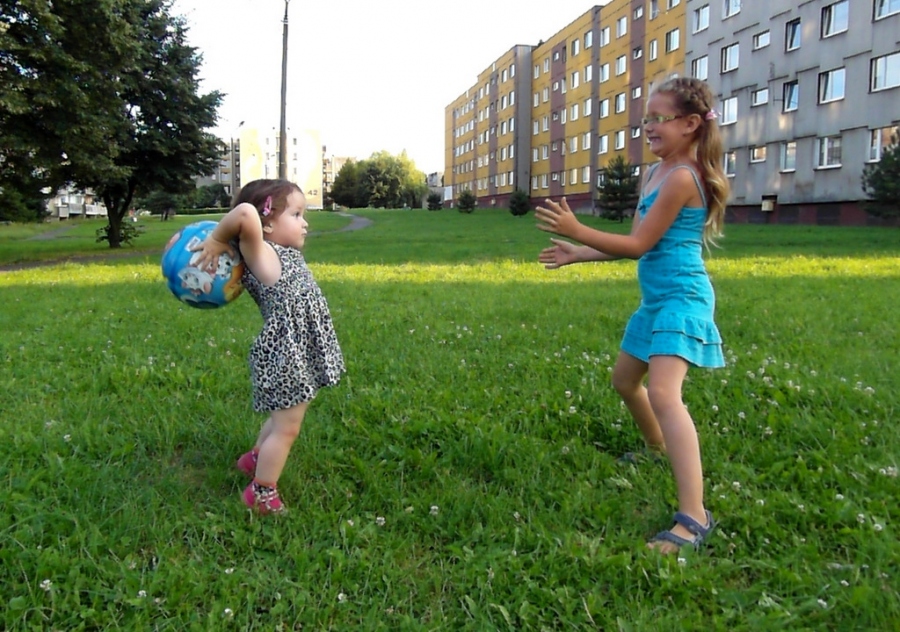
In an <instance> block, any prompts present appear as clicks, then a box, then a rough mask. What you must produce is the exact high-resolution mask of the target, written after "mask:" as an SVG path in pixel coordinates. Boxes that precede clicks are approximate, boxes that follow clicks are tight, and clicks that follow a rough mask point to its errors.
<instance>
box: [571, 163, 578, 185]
mask: <svg viewBox="0 0 900 632" xmlns="http://www.w3.org/2000/svg"><path fill="white" fill-rule="evenodd" d="M569 184H578V168H577V167H576V168H574V169H571V170H570V171H569Z"/></svg>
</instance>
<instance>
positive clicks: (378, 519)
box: [375, 516, 384, 527]
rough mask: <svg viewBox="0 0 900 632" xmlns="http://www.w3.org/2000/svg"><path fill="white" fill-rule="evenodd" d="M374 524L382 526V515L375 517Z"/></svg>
mask: <svg viewBox="0 0 900 632" xmlns="http://www.w3.org/2000/svg"><path fill="white" fill-rule="evenodd" d="M375 524H377V525H378V526H379V527H383V526H384V516H378V517H377V518H375Z"/></svg>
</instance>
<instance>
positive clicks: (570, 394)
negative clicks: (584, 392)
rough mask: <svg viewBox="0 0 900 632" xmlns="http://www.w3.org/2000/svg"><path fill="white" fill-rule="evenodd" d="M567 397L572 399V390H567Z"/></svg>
mask: <svg viewBox="0 0 900 632" xmlns="http://www.w3.org/2000/svg"><path fill="white" fill-rule="evenodd" d="M566 399H572V391H566Z"/></svg>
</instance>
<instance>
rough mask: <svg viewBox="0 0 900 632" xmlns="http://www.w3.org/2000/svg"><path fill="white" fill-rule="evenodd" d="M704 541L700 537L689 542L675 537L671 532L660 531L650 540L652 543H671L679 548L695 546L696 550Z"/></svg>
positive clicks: (678, 536)
mask: <svg viewBox="0 0 900 632" xmlns="http://www.w3.org/2000/svg"><path fill="white" fill-rule="evenodd" d="M702 541H703V538H702V537H700V536H697V537H695V538H694V539H692V540H688V539H687V538H682V537H681V536H680V535H675V534H674V533H672V532H671V531H660V532H659V533H657V534H656V535H655V536H653V537H652V538H651V539H650V542H671V543H672V544H674V545H675V546H677V547H678V548H681V547H683V546H693V547H695V548H696V547H697V545H699V544H700V543H701V542H702Z"/></svg>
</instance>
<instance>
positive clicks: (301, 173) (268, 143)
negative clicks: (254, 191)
mask: <svg viewBox="0 0 900 632" xmlns="http://www.w3.org/2000/svg"><path fill="white" fill-rule="evenodd" d="M278 152H279V135H278V132H276V131H275V129H274V128H273V129H272V130H270V131H268V132H266V131H262V130H258V129H254V128H248V127H241V129H240V138H239V141H238V147H237V152H236V163H237V165H236V166H237V167H238V169H239V172H240V180H239V181H240V183H241V184H242V185H243V184H246V183H248V182H250V181H252V180H258V179H260V178H277V177H278ZM287 152H288V155H287V179H288V180H290V181H291V182H295V183H296V184H297V185H298V186H299V187H300V188H301V189H303V192H304V193H305V194H306V203H307V206H308V207H309V208H311V209H321V208H322V143H321V141H320V139H319V132H318V130H303V131H299V132H295V131H292V130H290V129H288V138H287Z"/></svg>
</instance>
